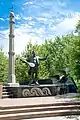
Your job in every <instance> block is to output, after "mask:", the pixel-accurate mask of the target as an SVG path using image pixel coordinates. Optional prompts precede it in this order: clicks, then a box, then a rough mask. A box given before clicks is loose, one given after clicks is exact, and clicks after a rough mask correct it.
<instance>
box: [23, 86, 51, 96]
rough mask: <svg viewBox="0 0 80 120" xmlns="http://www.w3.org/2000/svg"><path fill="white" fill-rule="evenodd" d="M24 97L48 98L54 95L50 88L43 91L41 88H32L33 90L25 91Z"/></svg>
mask: <svg viewBox="0 0 80 120" xmlns="http://www.w3.org/2000/svg"><path fill="white" fill-rule="evenodd" d="M22 95H23V97H28V96H48V95H52V94H51V92H50V89H49V88H47V87H44V88H42V89H41V88H31V90H29V89H23V90H22Z"/></svg>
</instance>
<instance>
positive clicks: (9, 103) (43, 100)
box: [0, 94, 80, 107]
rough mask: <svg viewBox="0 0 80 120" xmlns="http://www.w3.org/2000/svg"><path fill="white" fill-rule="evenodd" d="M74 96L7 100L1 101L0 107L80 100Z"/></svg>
mask: <svg viewBox="0 0 80 120" xmlns="http://www.w3.org/2000/svg"><path fill="white" fill-rule="evenodd" d="M71 96H73V94H69V95H64V96H60V95H58V96H50V97H31V98H13V99H11V98H6V99H0V106H2V107H7V106H20V105H39V104H52V103H57V102H62V101H63V102H66V101H72V100H73V101H76V100H79V101H80V98H78V99H76V98H71Z"/></svg>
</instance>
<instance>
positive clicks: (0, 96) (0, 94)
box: [0, 83, 3, 99]
mask: <svg viewBox="0 0 80 120" xmlns="http://www.w3.org/2000/svg"><path fill="white" fill-rule="evenodd" d="M2 92H3V83H0V99H1V98H2Z"/></svg>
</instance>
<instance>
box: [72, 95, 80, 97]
mask: <svg viewBox="0 0 80 120" xmlns="http://www.w3.org/2000/svg"><path fill="white" fill-rule="evenodd" d="M72 98H80V95H77V96H72Z"/></svg>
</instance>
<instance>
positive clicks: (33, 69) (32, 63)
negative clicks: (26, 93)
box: [20, 51, 47, 85]
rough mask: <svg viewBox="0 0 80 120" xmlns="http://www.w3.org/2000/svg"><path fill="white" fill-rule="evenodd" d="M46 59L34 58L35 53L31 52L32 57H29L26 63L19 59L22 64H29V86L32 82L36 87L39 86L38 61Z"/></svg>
mask: <svg viewBox="0 0 80 120" xmlns="http://www.w3.org/2000/svg"><path fill="white" fill-rule="evenodd" d="M46 59H47V56H46V57H43V58H41V57H39V56H36V54H35V51H32V55H31V56H29V58H28V60H27V61H24V60H22V59H20V60H21V61H22V62H23V63H27V64H29V70H28V75H29V76H30V77H31V81H30V82H29V85H31V84H32V83H33V82H35V84H36V85H39V83H38V68H39V61H40V60H46Z"/></svg>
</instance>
